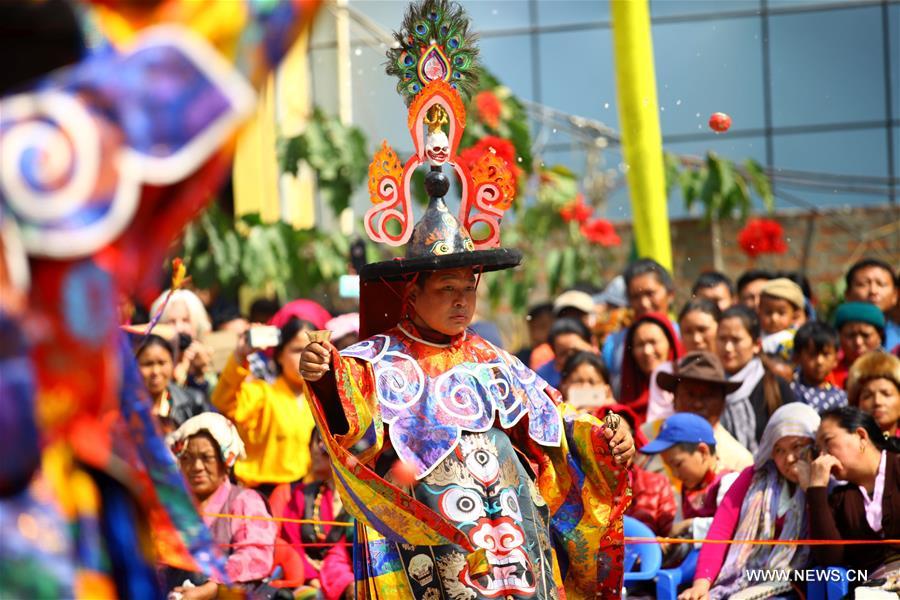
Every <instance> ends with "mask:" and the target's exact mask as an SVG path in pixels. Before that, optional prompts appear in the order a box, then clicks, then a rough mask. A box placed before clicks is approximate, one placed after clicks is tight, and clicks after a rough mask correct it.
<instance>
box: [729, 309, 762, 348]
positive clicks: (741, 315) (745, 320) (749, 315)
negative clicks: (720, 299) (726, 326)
mask: <svg viewBox="0 0 900 600" xmlns="http://www.w3.org/2000/svg"><path fill="white" fill-rule="evenodd" d="M725 319H740V321H741V323H742V324H743V326H744V329H746V330H747V333H749V334H750V337H751V338H753V341H756V340H758V339H759V335H760V333H761V330H760V326H759V317H758V316H756V313H755V312H753V311H752V310H750V309H749V308H747V307H746V306H744V305H743V304H738V305H735V306H730V307H728V308H726V309H725V310H723V311H722V318H720V319H719V323H721V322H722V321H724V320H725Z"/></svg>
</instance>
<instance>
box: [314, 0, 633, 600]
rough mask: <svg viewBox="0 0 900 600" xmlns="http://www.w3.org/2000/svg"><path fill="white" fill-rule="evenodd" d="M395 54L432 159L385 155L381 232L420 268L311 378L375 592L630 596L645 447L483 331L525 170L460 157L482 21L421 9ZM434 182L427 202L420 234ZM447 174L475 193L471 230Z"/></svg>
mask: <svg viewBox="0 0 900 600" xmlns="http://www.w3.org/2000/svg"><path fill="white" fill-rule="evenodd" d="M396 40H397V42H398V44H397V46H398V47H396V48H394V49H391V50H390V51H389V52H388V68H387V71H388V73H389V74H392V75H396V76H397V77H398V79H399V83H398V86H397V90H398V91H399V92H400V94H401V95H402V96H403V97H404V98H405V100H406V101H407V104H408V105H409V113H408V121H407V123H408V127H409V131H410V134H411V136H412V140H413V144H414V147H415V154H414V155H413V156H411V157H410V158H409V159H408V160H407V161H406V163H405V165H401V163H400V161H399V159H398V157H397V155H396V154H395V153H394V151H393V150H392V149H391V148H390V147H389V146H388V145H387V143H386V142H385V143H384V144H383V145H382V147H381V149H380V150H379V151H378V152H377V154H376V155H375V158H374V160H373V161H372V163H371V166H370V168H369V190H370V193H371V196H372V201H373V203H374V204H375V206H374V207H373V208H372V209H371V210H370V211H369V212H368V213H367V214H366V216H365V226H366V230H367V233H368V234H369V236H370V237H371V238H372V239H373V240H375V241H376V242H382V243H386V244H389V245H392V246H400V245H403V244H406V251H405V256H404V257H403V258H398V259H395V260H391V261H386V262H380V263H373V264H369V265H366V266H365V267H364V268H363V269H362V271H361V273H360V276H361V280H362V288H361V302H360V304H361V332H360V337H361V338H362V339H363V341H361V342H359V343H357V344H354V345H352V346H350V347H348V348H346V349H344V350H343V351H341V352H340V353H338V351H337V350H336V349H335V348H334V347H333V346H332V345H331V344H330V343H329V342H327V340H322V341H313V343H311V344H310V346H309V347H308V348H307V350H306V351H305V352H304V354H303V355H302V357H301V365H300V368H301V374H302V375H304V377H305V378H306V380H307V381H308V382H309V383H310V388H311V389H312V390H313V393H314V403H313V404H314V413H315V416H316V420H317V425H318V427H319V428H320V430H321V431H322V432H323V440H324V441H325V444H326V447H327V449H328V452H329V453H330V455H331V457H332V459H333V468H334V475H335V477H334V480H335V486H336V488H337V490H338V491H339V493H340V495H341V498H342V499H343V502H344V507H345V508H346V510H347V511H348V512H349V513H350V514H351V515H352V516H354V517H355V518H356V519H357V520H358V528H357V535H356V545H355V547H354V561H355V563H356V567H355V570H356V581H357V583H356V592H357V595H358V597H360V598H394V597H396V598H416V599H423V600H438V599H444V598H447V599H452V600H463V599H465V600H474V599H476V598H561V597H567V598H570V599H571V598H614V597H619V595H620V589H621V582H622V561H623V547H622V513H623V511H624V508H625V506H626V505H627V503H628V501H629V498H630V496H629V491H628V476H627V472H626V469H625V466H626V464H627V462H628V461H629V460H630V457H631V455H632V454H633V451H634V445H633V442H632V440H631V437H630V435H628V434H627V433H626V432H625V429H626V428H624V427H623V428H619V430H618V431H616V427H615V425H616V423H617V420H616V419H617V417H616V416H615V415H613V417H612V418H610V419H609V421H607V422H606V424H605V423H603V422H601V421H599V420H597V419H595V418H594V417H592V416H586V415H578V414H575V411H574V410H572V409H570V408H569V407H568V406H566V405H563V404H560V396H559V394H558V392H557V391H556V390H554V389H552V388H551V387H549V386H548V385H547V383H546V382H544V381H543V380H542V379H541V378H540V377H538V376H537V375H536V374H535V373H534V372H533V371H531V370H530V369H528V368H527V367H526V366H525V365H523V364H522V363H521V361H519V360H518V359H517V358H515V357H514V356H512V355H510V354H509V353H507V352H505V351H504V350H501V349H500V348H498V347H496V346H494V345H493V344H491V343H490V342H488V341H486V340H484V339H482V338H481V337H479V336H478V335H477V334H475V333H474V332H473V331H472V330H471V329H468V326H469V324H470V323H471V320H472V317H473V315H474V311H475V293H476V288H477V284H478V280H479V278H480V277H481V274H482V273H485V272H488V271H496V270H500V269H508V268H512V267H515V266H516V265H518V264H519V262H520V261H521V259H522V256H521V253H520V252H518V251H516V250H511V249H504V248H501V247H500V238H499V233H500V231H499V225H500V219H501V217H502V216H503V213H504V211H505V210H506V209H507V208H509V206H510V205H511V203H512V200H513V194H514V193H515V192H514V190H515V185H514V181H513V179H512V177H513V176H512V174H511V170H510V166H509V165H508V164H507V163H506V162H505V161H504V160H503V159H502V158H500V157H499V156H498V155H497V154H496V153H494V152H491V151H488V152H485V153H484V154H483V155H482V156H480V157H479V158H478V159H477V160H476V161H474V163H473V164H472V165H471V166H470V167H467V166H466V165H464V164H461V162H460V161H459V160H458V154H457V149H458V146H459V143H460V138H461V136H462V133H463V129H464V127H465V124H466V114H465V108H464V98H465V97H466V96H467V95H468V93H469V91H470V90H471V89H472V88H473V87H474V84H475V78H476V73H477V65H476V57H477V49H476V47H475V45H474V40H473V36H472V34H471V33H470V31H469V23H468V20H467V17H466V15H465V13H464V12H463V10H462V8H460V6H459V5H458V4H456V3H451V2H447V1H446V0H425V1H424V2H418V3H416V4H414V5H412V6H410V7H409V9H408V11H407V14H406V18H405V20H404V23H403V27H402V29H401V31H400V33H398V34H397V35H396ZM420 166H423V167H424V168H426V169H427V174H426V176H425V188H426V191H427V193H428V196H429V204H428V208H427V209H426V211H425V214H424V215H423V217H422V218H421V220H420V221H419V222H418V223H415V224H414V223H413V215H412V202H411V201H412V198H411V185H410V180H411V177H412V175H413V172H414V171H415V170H416V168H418V167H420ZM445 168H446V169H449V170H452V171H453V172H455V173H456V175H457V178H458V180H459V189H460V192H461V202H460V210H459V213H458V217H457V216H454V215H453V214H452V213H451V212H450V209H449V208H448V206H447V204H446V203H445V201H444V196H445V194H446V193H447V192H448V190H449V179H448V177H447V175H445V173H444V172H443V171H444V169H445ZM473 228H474V231H481V232H483V234H482V235H481V236H475V237H473V236H472V235H470V233H469V232H470V231H473Z"/></svg>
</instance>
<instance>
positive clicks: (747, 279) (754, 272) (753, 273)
mask: <svg viewBox="0 0 900 600" xmlns="http://www.w3.org/2000/svg"><path fill="white" fill-rule="evenodd" d="M760 279H765V280H767V281H769V280H772V279H775V275H774V274H773V273H772V272H771V271H765V270H763V269H750V270H748V271H744V272H743V273H742V274H741V276H740V277H738V280H737V292H738V294H740V293H741V292H742V291H744V288H745V287H747V286H748V285H749V284H751V283H753V282H754V281H758V280H760Z"/></svg>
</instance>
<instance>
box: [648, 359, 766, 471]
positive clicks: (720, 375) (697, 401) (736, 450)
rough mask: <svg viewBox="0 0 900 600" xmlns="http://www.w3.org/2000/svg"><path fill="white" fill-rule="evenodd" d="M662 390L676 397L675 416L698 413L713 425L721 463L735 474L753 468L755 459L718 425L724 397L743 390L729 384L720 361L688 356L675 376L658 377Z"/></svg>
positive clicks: (737, 383) (734, 382) (680, 362)
mask: <svg viewBox="0 0 900 600" xmlns="http://www.w3.org/2000/svg"><path fill="white" fill-rule="evenodd" d="M656 383H657V384H658V385H659V387H660V388H662V389H664V390H666V391H667V392H671V393H673V394H674V395H675V412H685V413H695V414H697V415H700V416H701V417H703V418H704V419H706V420H707V421H709V424H710V425H712V428H713V434H714V435H715V438H716V454H717V456H718V458H719V463H720V464H721V465H722V466H723V467H725V468H727V469H729V470H732V471H740V470H741V469H743V468H745V467H749V466H750V465H752V464H753V455H752V454H751V453H750V451H749V450H747V449H746V448H745V447H743V446H742V445H741V444H740V442H738V441H737V440H736V439H734V436H732V435H731V434H730V433H728V431H727V430H726V429H725V428H724V427H722V425H721V424H720V423H719V419H720V418H721V416H722V411H724V410H725V396H727V395H728V394H730V393H731V392H733V391H735V390H736V389H737V388H739V387H740V385H741V382H739V381H729V380H728V378H727V377H726V376H725V369H724V368H722V363H721V362H720V361H719V358H718V357H717V356H716V355H715V354H712V353H710V352H689V353H688V354H686V355H685V356H684V357H682V359H681V360H679V361H678V363H676V365H675V369H674V372H673V373H667V372H664V371H660V372H659V373H658V374H657V375H656Z"/></svg>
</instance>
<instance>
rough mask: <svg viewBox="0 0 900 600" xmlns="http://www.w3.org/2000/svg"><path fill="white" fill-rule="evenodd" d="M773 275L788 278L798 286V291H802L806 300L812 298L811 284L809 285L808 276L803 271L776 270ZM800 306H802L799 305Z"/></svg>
mask: <svg viewBox="0 0 900 600" xmlns="http://www.w3.org/2000/svg"><path fill="white" fill-rule="evenodd" d="M775 277H784V278H785V279H790V280H791V281H793V282H794V283H796V284H797V285H799V286H800V291H801V292H803V297H804V298H806V299H807V300H809V299H811V298H812V286H810V285H809V278H808V277H807V276H806V275H804V274H803V273H800V272H799V271H778V272H777V273H775ZM800 308H803V307H802V306H801V307H800Z"/></svg>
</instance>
